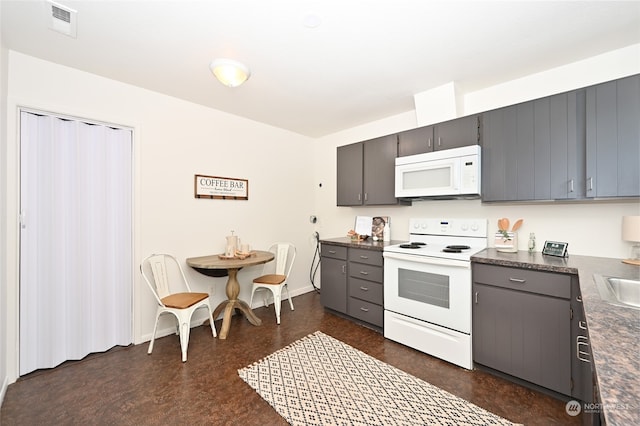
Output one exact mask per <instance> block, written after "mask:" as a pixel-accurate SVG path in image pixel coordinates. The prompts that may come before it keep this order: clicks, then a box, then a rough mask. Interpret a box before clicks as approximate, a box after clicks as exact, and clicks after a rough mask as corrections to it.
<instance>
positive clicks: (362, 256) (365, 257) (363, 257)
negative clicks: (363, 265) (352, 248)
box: [360, 255, 369, 259]
mask: <svg viewBox="0 0 640 426" xmlns="http://www.w3.org/2000/svg"><path fill="white" fill-rule="evenodd" d="M368 258H369V256H365V255H360V259H368Z"/></svg>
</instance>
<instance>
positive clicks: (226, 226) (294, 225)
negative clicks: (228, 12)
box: [0, 51, 315, 382]
mask: <svg viewBox="0 0 640 426" xmlns="http://www.w3.org/2000/svg"><path fill="white" fill-rule="evenodd" d="M8 71H9V80H8V89H9V93H8V112H7V114H6V115H5V114H3V115H5V116H6V117H7V118H8V119H7V123H8V126H7V134H8V143H7V144H3V147H4V146H5V145H6V147H7V155H6V157H4V156H3V158H6V165H7V188H8V191H7V192H8V193H7V206H6V210H4V211H3V221H2V223H3V224H7V239H6V242H7V247H8V250H9V252H8V253H7V256H6V258H7V262H8V271H7V280H8V281H7V282H8V285H7V286H6V291H7V298H8V299H4V298H3V303H4V300H8V301H9V302H8V310H7V315H8V321H7V324H8V330H9V331H8V335H7V336H6V338H3V339H2V343H4V342H7V341H8V342H10V344H9V346H10V347H16V346H13V344H14V343H15V342H16V341H17V318H18V312H17V306H18V274H17V265H18V258H17V248H18V227H17V211H18V207H19V206H18V197H17V194H18V191H19V182H18V178H19V173H18V170H19V169H18V166H19V157H18V146H19V145H18V128H17V123H18V121H17V111H18V107H19V106H25V107H29V108H36V109H41V110H45V111H52V112H56V113H61V114H67V115H72V116H77V117H83V118H89V119H94V120H99V121H103V122H111V123H116V124H119V125H125V126H130V127H132V128H133V129H134V139H135V141H134V144H135V153H134V156H135V168H136V172H135V182H136V183H135V212H136V214H135V247H134V249H135V266H136V270H135V271H136V273H135V276H134V283H135V294H134V300H135V301H134V311H135V312H134V316H135V319H134V321H135V330H134V338H135V342H136V343H139V342H141V341H143V340H147V339H148V338H149V337H150V335H151V332H152V330H153V321H154V315H155V305H154V301H153V300H152V298H151V294H150V292H149V290H148V289H147V288H146V285H145V284H144V282H143V281H142V280H141V278H140V274H139V273H138V269H137V266H138V264H139V262H140V260H141V259H142V258H143V257H145V256H147V255H148V254H151V253H153V252H170V253H173V254H174V255H176V256H177V257H178V258H179V259H183V260H184V259H185V258H187V257H192V256H201V255H207V254H215V253H222V252H223V251H224V245H225V239H224V237H225V236H226V235H229V234H230V231H231V230H234V231H235V234H236V235H239V236H240V237H241V238H242V240H243V242H247V243H249V244H251V245H252V246H253V247H254V248H257V249H266V248H268V246H269V245H270V244H271V243H272V242H274V241H281V240H282V241H291V242H292V243H294V244H295V245H296V246H297V248H298V257H297V258H296V264H295V265H294V270H293V272H292V278H291V280H290V281H289V286H290V289H291V292H292V294H293V295H296V294H300V293H304V292H307V291H310V290H312V287H311V285H310V283H309V279H308V276H309V268H310V266H311V260H312V256H313V253H314V249H315V245H314V241H313V238H312V231H313V227H312V225H311V224H310V223H309V215H310V214H312V213H313V211H312V207H311V206H312V205H313V202H314V199H313V191H312V179H313V175H312V173H311V172H310V170H311V167H310V163H309V162H308V161H300V159H309V158H312V153H313V152H312V142H311V140H309V139H307V138H305V137H303V136H300V135H298V134H294V133H291V132H287V131H283V130H281V129H277V128H274V127H269V126H266V125H264V124H260V123H257V122H252V121H249V120H246V119H243V118H239V117H236V116H232V115H229V114H226V113H222V112H219V111H216V110H212V109H209V108H205V107H202V106H199V105H196V104H192V103H188V102H185V101H182V100H178V99H175V98H171V97H168V96H164V95H161V94H158V93H154V92H150V91H147V90H144V89H141V88H138V87H134V86H130V85H127V84H123V83H120V82H116V81H113V80H108V79H105V78H102V77H98V76H96V75H92V74H88V73H84V72H81V71H78V70H74V69H71V68H66V67H62V66H59V65H56V64H53V63H50V62H46V61H42V60H39V59H36V58H33V57H30V56H26V55H23V54H20V53H18V52H15V51H10V52H9V69H8ZM240 90H242V89H241V88H240ZM3 128H4V127H3ZM2 169H3V170H4V167H3V168H2ZM195 174H205V175H213V176H222V177H233V178H241V179H248V180H249V200H247V201H241V200H209V199H196V198H195V197H194V175H195ZM3 241H4V239H3ZM185 272H186V273H187V274H188V278H189V279H190V282H191V283H192V285H193V286H194V287H195V289H196V290H205V291H209V292H212V293H213V303H214V306H215V305H217V303H218V302H220V301H222V300H224V299H225V298H226V296H225V292H224V285H225V283H226V278H210V277H206V276H204V275H201V274H199V273H197V272H195V271H193V270H191V269H190V268H186V270H185ZM260 272H261V269H260V267H248V268H244V269H243V270H241V271H240V273H239V275H238V277H239V280H240V282H241V283H242V282H250V281H251V279H252V278H253V277H255V276H257V275H258V274H259V273H260ZM3 287H4V286H3ZM3 289H4V288H3ZM249 296H250V286H249V285H246V286H242V290H241V294H240V297H241V298H243V299H245V300H248V298H249ZM3 308H4V306H3V307H2V308H0V312H2V309H3ZM274 315H275V313H274ZM169 324H170V323H169V322H166V323H165V325H167V326H168V325H169ZM231 332H233V330H231ZM0 337H5V336H0ZM4 352H5V351H3V353H4ZM16 355H17V353H15V352H14V351H8V352H7V356H8V359H7V364H8V371H7V373H8V378H9V381H10V382H11V381H13V380H14V379H15V374H16V370H15V367H16V366H17V358H16ZM0 372H1V370H0Z"/></svg>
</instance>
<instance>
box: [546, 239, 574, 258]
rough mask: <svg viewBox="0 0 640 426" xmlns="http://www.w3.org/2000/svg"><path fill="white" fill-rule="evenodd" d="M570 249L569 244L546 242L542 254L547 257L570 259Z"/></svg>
mask: <svg viewBox="0 0 640 426" xmlns="http://www.w3.org/2000/svg"><path fill="white" fill-rule="evenodd" d="M568 248H569V243H563V242H559V241H545V242H544V247H543V248H542V254H544V255H547V256H556V257H568V256H569V252H568V251H567V249H568Z"/></svg>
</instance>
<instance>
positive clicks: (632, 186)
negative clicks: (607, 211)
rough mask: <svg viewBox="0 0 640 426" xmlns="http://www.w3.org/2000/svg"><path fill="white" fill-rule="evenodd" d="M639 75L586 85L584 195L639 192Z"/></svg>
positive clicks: (636, 193) (599, 195) (617, 194)
mask: <svg viewBox="0 0 640 426" xmlns="http://www.w3.org/2000/svg"><path fill="white" fill-rule="evenodd" d="M639 117H640V75H634V76H631V77H627V78H623V79H620V80H615V81H610V82H608V83H603V84H598V85H596V86H592V87H589V88H587V99H586V118H587V120H586V121H587V126H586V147H587V174H586V176H587V177H586V192H587V197H628V196H632V197H637V196H640V167H638V164H639V163H640V124H638V123H639V122H640V120H639Z"/></svg>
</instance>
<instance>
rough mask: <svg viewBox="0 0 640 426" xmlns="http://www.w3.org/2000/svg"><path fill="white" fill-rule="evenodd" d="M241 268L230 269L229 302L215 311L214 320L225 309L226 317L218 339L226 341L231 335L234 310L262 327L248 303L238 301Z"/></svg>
mask: <svg viewBox="0 0 640 426" xmlns="http://www.w3.org/2000/svg"><path fill="white" fill-rule="evenodd" d="M239 269H240V268H237V269H236V268H229V269H228V271H229V279H228V280H227V288H226V293H227V300H225V301H224V302H222V303H220V304H219V305H218V306H217V307H216V309H215V310H214V311H213V318H214V319H215V318H218V315H220V312H222V310H223V309H224V316H223V317H222V329H221V330H220V334H218V339H226V338H227V334H228V333H229V327H230V326H231V315H232V314H233V310H234V309H238V310H239V311H240V312H242V313H243V314H244V316H245V317H247V319H248V320H249V322H250V323H251V324H253V325H262V320H261V319H260V318H258V317H257V316H256V315H255V314H254V313H253V311H252V310H251V307H250V306H249V304H248V303H247V302H244V301H242V300H240V299H238V295H239V294H240V284H239V283H238V278H237V276H238V270H239Z"/></svg>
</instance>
